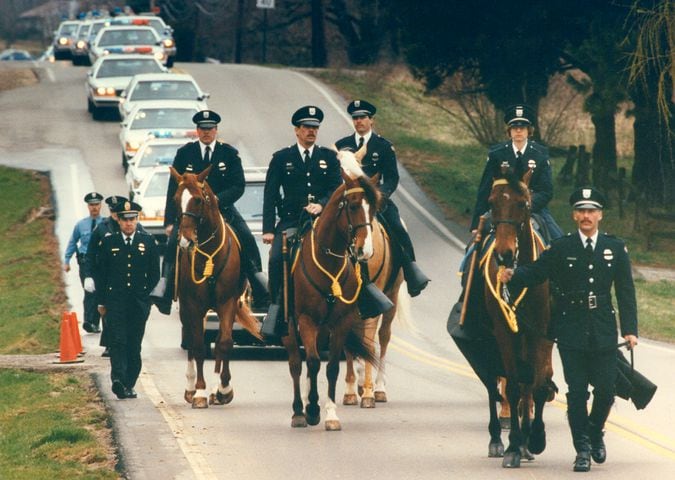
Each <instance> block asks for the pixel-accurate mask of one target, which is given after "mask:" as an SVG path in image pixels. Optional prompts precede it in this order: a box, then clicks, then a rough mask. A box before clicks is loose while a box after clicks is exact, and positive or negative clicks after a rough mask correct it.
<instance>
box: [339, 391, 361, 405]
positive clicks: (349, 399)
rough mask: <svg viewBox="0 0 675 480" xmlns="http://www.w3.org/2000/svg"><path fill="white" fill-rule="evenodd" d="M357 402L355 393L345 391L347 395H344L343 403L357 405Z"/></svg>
mask: <svg viewBox="0 0 675 480" xmlns="http://www.w3.org/2000/svg"><path fill="white" fill-rule="evenodd" d="M357 403H358V402H357V399H356V394H355V393H345V396H344V397H342V405H356V404H357Z"/></svg>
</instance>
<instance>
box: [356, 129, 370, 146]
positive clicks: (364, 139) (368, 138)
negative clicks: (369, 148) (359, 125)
mask: <svg viewBox="0 0 675 480" xmlns="http://www.w3.org/2000/svg"><path fill="white" fill-rule="evenodd" d="M372 136H373V131H372V130H370V131H369V132H368V133H366V134H365V135H361V134H360V133H359V132H356V133H354V138H355V139H356V146H357V147H358V146H359V139H360V138H361V137H363V144H364V145H365V144H366V143H368V141H369V140H370V137H372Z"/></svg>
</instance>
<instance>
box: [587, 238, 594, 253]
mask: <svg viewBox="0 0 675 480" xmlns="http://www.w3.org/2000/svg"><path fill="white" fill-rule="evenodd" d="M586 253H588V254H589V255H592V254H593V239H592V238H591V237H587V238H586Z"/></svg>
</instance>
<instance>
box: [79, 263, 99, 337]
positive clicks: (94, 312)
mask: <svg viewBox="0 0 675 480" xmlns="http://www.w3.org/2000/svg"><path fill="white" fill-rule="evenodd" d="M85 261H86V260H85V258H84V255H78V256H77V265H78V266H79V270H80V283H81V284H82V287H84V278H85V277H84V262H85ZM83 308H84V319H83V321H84V322H85V323H89V324H90V325H97V326H98V324H99V319H100V318H101V316H100V315H99V313H98V302H97V301H96V294H95V293H92V292H87V291H86V290H85V291H84V302H83Z"/></svg>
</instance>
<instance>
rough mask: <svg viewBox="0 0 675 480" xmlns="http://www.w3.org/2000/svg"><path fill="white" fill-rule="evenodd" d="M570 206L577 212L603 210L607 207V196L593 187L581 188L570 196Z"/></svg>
mask: <svg viewBox="0 0 675 480" xmlns="http://www.w3.org/2000/svg"><path fill="white" fill-rule="evenodd" d="M570 205H572V207H573V208H574V209H575V210H582V209H592V210H602V207H603V206H604V205H605V196H604V195H603V194H602V193H600V191H599V190H597V189H596V188H593V187H583V188H579V189H577V190H575V191H574V192H572V195H570Z"/></svg>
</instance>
